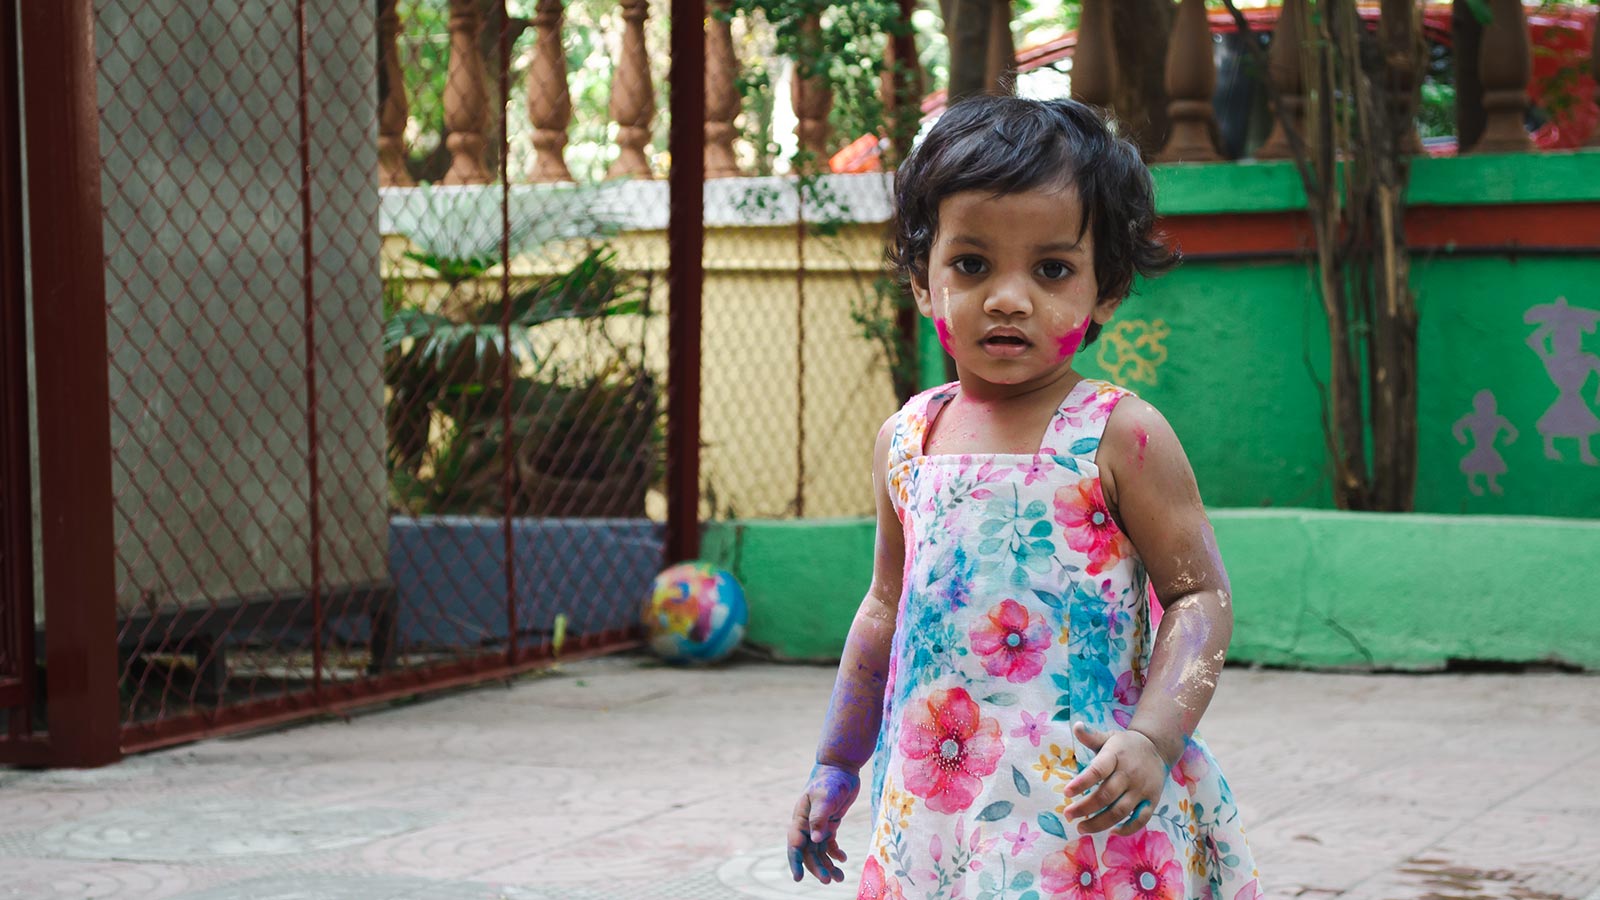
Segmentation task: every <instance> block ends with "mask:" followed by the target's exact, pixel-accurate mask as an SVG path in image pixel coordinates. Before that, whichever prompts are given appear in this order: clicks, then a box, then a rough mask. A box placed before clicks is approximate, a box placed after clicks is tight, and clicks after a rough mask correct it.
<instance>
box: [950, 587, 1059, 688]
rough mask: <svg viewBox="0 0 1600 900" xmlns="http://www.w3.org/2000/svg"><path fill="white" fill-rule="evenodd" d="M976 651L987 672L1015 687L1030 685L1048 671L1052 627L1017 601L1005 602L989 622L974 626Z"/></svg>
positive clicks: (989, 616)
mask: <svg viewBox="0 0 1600 900" xmlns="http://www.w3.org/2000/svg"><path fill="white" fill-rule="evenodd" d="M970 637H971V638H972V649H973V650H975V651H977V653H978V655H979V656H982V657H983V670H984V671H985V672H988V673H989V674H990V675H998V676H1001V677H1004V678H1005V680H1007V681H1010V682H1012V683H1015V684H1021V683H1023V682H1025V681H1030V680H1032V679H1033V677H1034V676H1035V675H1038V674H1039V673H1040V672H1041V671H1043V670H1044V651H1045V650H1047V649H1049V647H1050V626H1049V625H1047V624H1045V621H1044V617H1043V616H1035V615H1033V614H1031V613H1029V612H1028V610H1027V607H1024V606H1023V605H1022V604H1020V603H1018V602H1017V601H1015V600H1009V599H1008V600H1002V601H1000V605H999V606H996V607H995V608H994V609H991V610H989V614H988V616H987V621H986V622H983V621H980V622H979V623H978V624H977V625H975V626H973V628H972V632H971V635H970Z"/></svg>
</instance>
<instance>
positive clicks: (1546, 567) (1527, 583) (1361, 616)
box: [703, 510, 1600, 669]
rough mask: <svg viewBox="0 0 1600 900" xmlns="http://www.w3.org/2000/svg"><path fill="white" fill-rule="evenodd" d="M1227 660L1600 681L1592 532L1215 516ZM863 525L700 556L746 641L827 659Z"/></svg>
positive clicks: (714, 548)
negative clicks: (1224, 567) (1475, 670)
mask: <svg viewBox="0 0 1600 900" xmlns="http://www.w3.org/2000/svg"><path fill="white" fill-rule="evenodd" d="M1212 521H1213V523H1214V524H1215V525H1216V529H1217V540H1218V543H1219V545H1220V546H1221V548H1222V553H1223V558H1224V559H1225V560H1226V562H1227V564H1228V570H1229V574H1230V576H1231V577H1232V580H1233V588H1234V616H1235V627H1234V637H1233V646H1232V649H1231V651H1230V656H1231V658H1232V659H1234V660H1236V661H1247V662H1260V663H1266V664H1271V665H1294V666H1308V667H1315V668H1345V667H1357V668H1399V669H1431V668H1439V667H1442V666H1443V665H1444V664H1445V663H1446V661H1448V660H1450V659H1474V660H1494V661H1503V662H1533V661H1555V662H1562V663H1567V664H1572V665H1579V666H1584V667H1586V668H1591V669H1597V668H1600V615H1596V614H1595V612H1594V603H1595V600H1596V598H1597V595H1600V588H1596V586H1595V571H1594V565H1593V563H1592V561H1593V560H1594V559H1595V558H1596V556H1597V551H1600V522H1576V521H1566V520H1560V519H1537V518H1514V517H1462V516H1428V515H1403V516H1397V515H1378V514H1362V513H1345V512H1329V511H1322V510H1215V511H1213V512H1212ZM872 539H873V535H872V523H871V522H870V521H869V520H865V519H863V520H833V521H807V522H737V523H720V524H716V525H713V526H711V527H710V528H709V530H708V532H707V534H706V538H705V543H704V553H703V555H704V556H705V558H707V559H710V560H713V561H715V562H717V563H719V564H721V565H723V566H725V567H727V568H729V569H730V570H732V571H733V572H734V574H735V575H736V576H737V577H738V578H739V579H740V581H741V583H742V584H743V585H744V588H745V592H746V595H747V597H748V598H749V601H750V631H749V636H748V639H749V641H750V642H751V643H753V644H757V645H760V646H763V647H766V648H768V649H770V650H772V651H773V652H774V653H775V654H777V655H778V656H780V657H782V658H787V659H809V660H831V659H837V657H838V654H839V651H840V649H841V648H842V646H843V644H844V637H845V634H846V632H847V631H848V630H849V627H850V621H851V617H852V616H853V615H854V612H855V608H856V606H857V605H858V604H859V603H860V600H861V597H862V596H863V594H864V593H865V591H866V588H867V583H868V580H869V578H870V576H871V572H872Z"/></svg>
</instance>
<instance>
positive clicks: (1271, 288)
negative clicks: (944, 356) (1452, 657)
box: [924, 152, 1600, 518]
mask: <svg viewBox="0 0 1600 900" xmlns="http://www.w3.org/2000/svg"><path fill="white" fill-rule="evenodd" d="M1154 172H1155V176H1156V180H1157V187H1158V197H1159V200H1160V204H1161V208H1162V210H1163V212H1164V213H1168V214H1185V215H1203V214H1205V213H1208V212H1252V211H1254V212H1270V211H1278V210H1284V209H1294V208H1297V207H1299V206H1301V205H1303V197H1302V196H1301V195H1300V193H1299V191H1300V187H1299V181H1298V178H1297V176H1296V175H1295V173H1294V170H1293V166H1292V165H1291V164H1289V163H1285V162H1276V163H1249V164H1226V165H1189V166H1183V165H1180V166H1157V167H1156V168H1155V169H1154ZM1411 198H1412V200H1413V201H1414V202H1417V203H1448V204H1460V203H1482V204H1497V203H1511V202H1546V201H1551V200H1568V201H1571V200H1590V201H1592V200H1600V153H1594V152H1590V153H1576V154H1574V153H1557V154H1543V153H1541V154H1527V155H1516V156H1483V157H1470V156H1469V157H1459V158H1445V159H1423V160H1418V161H1417V163H1416V167H1415V175H1414V178H1413V182H1412V191H1411ZM1483 214H1484V215H1493V214H1494V210H1493V206H1492V205H1491V206H1487V207H1486V208H1485V210H1484V212H1483ZM1595 242H1596V245H1597V248H1600V235H1596V236H1595ZM1313 279H1314V270H1313V266H1312V264H1311V262H1310V261H1309V260H1305V261H1301V260H1294V261H1273V260H1261V261H1249V262H1238V263H1219V262H1212V261H1204V260H1195V261H1190V262H1187V263H1185V264H1184V265H1182V266H1180V267H1179V268H1178V269H1177V270H1175V271H1174V272H1172V273H1170V274H1169V275H1167V276H1166V277H1164V278H1161V279H1157V280H1155V281H1152V282H1143V283H1141V284H1140V285H1139V287H1138V293H1136V294H1135V295H1134V296H1133V297H1131V298H1130V299H1129V300H1128V301H1127V302H1126V303H1125V304H1124V305H1123V307H1122V309H1121V310H1119V311H1118V313H1117V316H1116V318H1115V319H1113V320H1112V323H1111V325H1110V326H1108V328H1107V330H1106V332H1105V333H1104V334H1103V335H1102V337H1101V339H1100V341H1099V342H1098V343H1096V344H1095V345H1091V346H1090V347H1088V348H1086V350H1085V352H1084V353H1083V354H1082V355H1081V356H1080V369H1081V371H1083V372H1084V373H1085V374H1088V375H1091V376H1094V377H1100V378H1107V379H1109V380H1111V381H1114V382H1117V383H1119V384H1122V385H1125V386H1126V387H1129V388H1131V389H1133V390H1135V391H1138V392H1139V393H1140V394H1141V395H1142V396H1143V397H1145V398H1146V399H1147V400H1149V401H1150V402H1151V403H1153V404H1154V405H1155V406H1156V407H1157V408H1159V409H1160V410H1162V412H1164V413H1165V414H1166V415H1167V417H1168V418H1169V419H1170V420H1171V421H1172V423H1173V426H1174V428H1176V430H1177V432H1178V436H1179V437H1180V438H1181V439H1182V440H1183V442H1184V445H1185V447H1186V449H1187V450H1188V452H1189V454H1190V457H1191V459H1192V460H1193V462H1194V468H1195V473H1196V476H1197V477H1198V479H1199V483H1200V489H1201V493H1202V495H1203V496H1204V497H1205V499H1206V502H1207V503H1208V504H1209V505H1211V506H1215V507H1234V508H1237V507H1313V508H1329V507H1331V506H1332V502H1333V501H1332V466H1331V463H1330V461H1329V458H1328V454H1327V449H1326V442H1325V439H1324V434H1323V424H1322V416H1323V413H1322V406H1323V387H1322V385H1323V384H1325V383H1326V380H1327V370H1328V338H1327V327H1326V325H1325V320H1324V318H1323V312H1322V307H1321V303H1320V301H1319V299H1318V296H1317V292H1316V288H1315V283H1314V280H1313ZM1412 285H1413V288H1414V290H1415V291H1416V295H1417V304H1418V313H1419V320H1420V325H1419V335H1418V357H1419V358H1418V366H1419V378H1420V385H1419V398H1418V428H1419V440H1418V453H1419V460H1418V466H1419V472H1418V483H1417V493H1416V509H1417V511H1419V512H1432V513H1452V514H1454V513H1493V514H1514V515H1542V516H1564V517H1575V518H1583V517H1593V516H1596V515H1600V465H1586V464H1584V463H1583V462H1582V461H1581V459H1580V453H1579V449H1578V442H1577V440H1576V439H1574V438H1559V439H1557V441H1556V448H1555V449H1556V452H1557V453H1558V455H1559V456H1560V458H1559V459H1551V458H1549V457H1547V456H1546V451H1545V447H1544V442H1543V438H1542V436H1541V434H1540V428H1539V423H1540V419H1541V417H1542V416H1544V415H1545V413H1546V411H1548V410H1550V409H1551V407H1552V406H1553V405H1554V404H1555V403H1556V400H1557V398H1558V396H1560V394H1561V392H1560V391H1558V389H1557V387H1556V385H1555V382H1554V381H1553V380H1552V376H1551V374H1550V373H1549V372H1547V370H1546V365H1545V362H1544V360H1543V359H1542V357H1541V355H1540V354H1539V353H1536V352H1535V351H1534V350H1533V349H1532V348H1531V347H1530V346H1529V343H1528V339H1529V337H1530V335H1532V334H1533V333H1534V331H1535V329H1536V328H1537V323H1532V322H1527V321H1525V318H1524V317H1525V316H1527V315H1528V312H1529V310H1530V309H1534V308H1536V307H1541V306H1546V305H1548V304H1552V303H1554V302H1556V301H1557V299H1558V298H1565V300H1566V301H1567V302H1568V304H1569V305H1570V306H1572V307H1575V308H1579V309H1586V310H1591V311H1593V312H1594V313H1595V315H1596V316H1597V317H1600V249H1597V250H1596V252H1595V254H1593V255H1588V256H1564V257H1554V256H1543V257H1539V256H1525V257H1520V258H1510V257H1489V256H1466V255H1456V254H1451V253H1445V252H1440V253H1427V254H1417V255H1415V256H1414V257H1413V260H1412ZM924 346H928V345H927V343H926V342H925V344H924ZM932 347H933V348H937V344H933V345H932ZM1569 358H1570V360H1571V363H1570V364H1571V365H1572V366H1574V367H1577V368H1580V369H1581V368H1584V367H1586V366H1587V367H1593V369H1592V371H1588V372H1587V373H1580V374H1577V375H1573V376H1572V377H1573V379H1574V380H1575V382H1576V381H1578V379H1581V382H1579V384H1580V386H1579V387H1578V388H1577V389H1576V390H1575V391H1573V392H1572V396H1570V397H1569V398H1568V400H1567V401H1566V403H1567V408H1568V409H1570V410H1572V415H1573V416H1576V417H1578V418H1580V419H1581V418H1582V417H1583V416H1584V415H1585V414H1584V413H1583V412H1582V410H1583V409H1584V408H1587V409H1588V410H1589V413H1588V415H1593V416H1600V329H1595V330H1594V331H1593V332H1592V333H1587V334H1582V335H1581V337H1580V339H1579V345H1578V347H1577V348H1576V349H1575V350H1573V351H1572V352H1571V353H1570V356H1569ZM930 368H932V367H930ZM925 374H926V375H927V377H928V383H935V382H937V381H939V380H942V377H941V375H940V373H939V372H938V371H937V369H936V368H932V370H931V371H928V370H925ZM1480 391H1489V392H1491V393H1492V394H1493V396H1494V398H1495V407H1496V409H1497V410H1498V412H1499V414H1500V415H1502V416H1504V417H1505V419H1506V420H1507V421H1508V422H1509V423H1510V425H1511V426H1512V427H1513V428H1515V429H1516V432H1517V436H1516V440H1515V441H1511V442H1509V443H1508V442H1507V438H1508V437H1509V436H1510V432H1509V431H1502V432H1501V433H1500V434H1499V437H1498V439H1497V443H1496V445H1495V448H1494V449H1493V450H1492V451H1487V452H1478V451H1476V450H1475V449H1474V447H1475V444H1474V442H1473V440H1472V438H1471V437H1470V435H1464V436H1465V437H1466V438H1467V440H1466V442H1465V443H1463V442H1460V441H1458V440H1457V438H1456V434H1455V425H1456V423H1457V422H1458V421H1461V420H1462V419H1463V417H1466V416H1468V415H1469V414H1472V413H1473V410H1474V406H1473V403H1474V397H1475V396H1476V395H1477V394H1478V392H1480ZM1470 430H1471V429H1470V427H1469V428H1468V431H1470ZM1592 444H1593V451H1594V453H1595V454H1596V455H1597V457H1600V434H1596V435H1595V436H1594V438H1593V439H1592ZM1495 454H1498V455H1499V457H1500V459H1501V460H1502V461H1503V463H1504V467H1505V470H1506V471H1505V473H1504V474H1503V475H1500V476H1499V477H1498V478H1497V485H1498V486H1499V487H1500V488H1501V490H1502V493H1500V494H1495V493H1494V492H1493V491H1492V490H1491V489H1490V486H1489V485H1488V483H1487V481H1486V479H1485V477H1484V476H1482V475H1479V476H1477V477H1476V479H1475V486H1476V487H1478V488H1479V489H1481V490H1483V493H1482V495H1479V494H1478V493H1475V492H1474V491H1473V487H1474V484H1469V481H1468V478H1467V476H1466V475H1465V474H1464V473H1463V468H1462V467H1463V463H1464V462H1466V464H1467V465H1468V466H1469V467H1479V468H1482V467H1488V468H1499V463H1497V462H1495V460H1494V456H1495ZM1469 456H1470V459H1469Z"/></svg>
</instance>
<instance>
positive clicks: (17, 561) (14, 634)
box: [0, 2, 35, 741]
mask: <svg viewBox="0 0 1600 900" xmlns="http://www.w3.org/2000/svg"><path fill="white" fill-rule="evenodd" d="M17 62H18V57H17V35H16V8H15V4H14V3H13V2H6V3H0V196H4V197H5V198H6V199H5V202H4V203H0V717H4V718H3V721H4V729H3V733H5V734H6V735H7V737H8V738H9V739H10V740H15V741H25V740H28V739H29V738H30V737H31V735H32V733H33V726H34V721H33V707H34V689H33V684H34V675H35V673H34V658H33V627H34V626H33V621H34V613H33V534H32V508H33V498H32V493H33V488H32V479H31V477H30V473H29V467H28V454H29V450H28V383H27V377H28V368H27V365H28V361H27V345H26V339H27V321H26V316H27V312H26V309H25V307H24V303H25V302H26V301H25V297H24V293H23V292H24V290H25V285H24V275H23V254H24V243H23V234H22V228H23V224H22V204H21V202H20V198H21V194H22V133H21V128H20V125H21V117H20V103H21V98H20V97H19V96H18V91H17V88H18V85H17V81H16V72H17Z"/></svg>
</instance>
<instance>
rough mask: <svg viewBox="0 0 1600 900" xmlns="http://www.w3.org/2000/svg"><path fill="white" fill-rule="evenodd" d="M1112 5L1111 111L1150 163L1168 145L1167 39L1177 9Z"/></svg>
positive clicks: (1154, 3) (1163, 1) (1132, 0)
mask: <svg viewBox="0 0 1600 900" xmlns="http://www.w3.org/2000/svg"><path fill="white" fill-rule="evenodd" d="M1109 5H1110V7H1111V10H1110V12H1111V45H1112V47H1114V48H1115V49H1114V51H1113V58H1114V59H1116V61H1117V68H1116V74H1115V77H1114V78H1113V79H1112V86H1111V111H1112V112H1113V113H1114V114H1115V115H1116V117H1117V118H1118V119H1119V120H1121V122H1122V124H1123V125H1124V126H1126V127H1127V128H1128V131H1129V136H1130V137H1132V139H1133V141H1134V143H1136V144H1138V146H1139V151H1140V152H1141V153H1142V154H1144V156H1145V157H1147V158H1148V157H1151V156H1154V155H1155V154H1156V153H1158V152H1160V150H1161V147H1162V145H1164V144H1165V143H1166V142H1167V131H1168V127H1169V126H1168V122H1167V89H1166V84H1165V79H1166V67H1167V33H1168V32H1169V31H1170V30H1171V29H1172V18H1173V8H1174V7H1173V4H1172V2H1171V0H1115V2H1113V3H1111V4H1109Z"/></svg>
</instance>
